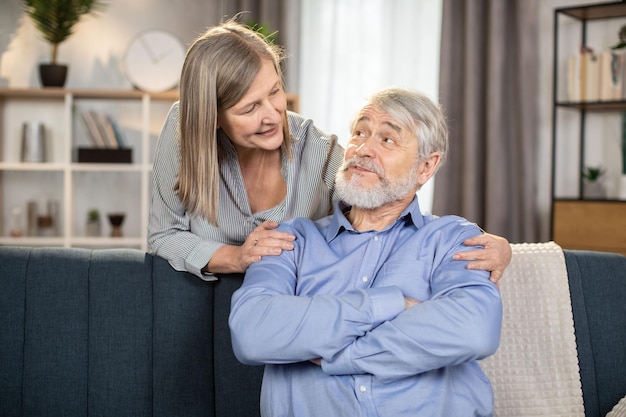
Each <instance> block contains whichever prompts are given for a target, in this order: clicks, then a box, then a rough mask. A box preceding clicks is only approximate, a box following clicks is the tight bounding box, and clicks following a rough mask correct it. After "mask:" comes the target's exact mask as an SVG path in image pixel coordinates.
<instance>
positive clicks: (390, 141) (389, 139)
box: [383, 138, 395, 143]
mask: <svg viewBox="0 0 626 417" xmlns="http://www.w3.org/2000/svg"><path fill="white" fill-rule="evenodd" d="M383 142H385V143H395V140H393V139H391V138H385V139H383Z"/></svg>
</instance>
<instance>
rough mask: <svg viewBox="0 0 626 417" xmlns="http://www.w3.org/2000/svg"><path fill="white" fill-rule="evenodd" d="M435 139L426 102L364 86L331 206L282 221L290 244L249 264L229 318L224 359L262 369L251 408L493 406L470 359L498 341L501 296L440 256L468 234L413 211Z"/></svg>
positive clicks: (452, 409) (439, 152)
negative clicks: (365, 94)
mask: <svg viewBox="0 0 626 417" xmlns="http://www.w3.org/2000/svg"><path fill="white" fill-rule="evenodd" d="M447 148H448V139H447V127H446V123H445V119H444V116H443V114H442V112H441V110H440V109H439V107H438V106H436V105H435V104H434V103H433V102H432V101H431V100H430V99H428V98H427V97H425V96H423V95H421V94H419V93H415V92H411V91H407V90H401V89H387V90H383V91H381V92H379V93H377V94H374V95H373V96H372V97H371V98H370V100H369V102H368V104H366V105H365V106H364V107H363V108H362V110H361V111H360V112H359V114H358V115H357V118H356V120H355V121H354V123H353V126H352V137H351V139H350V141H349V143H348V145H347V147H346V154H345V161H344V165H343V167H342V169H340V171H339V172H338V174H337V179H336V185H337V188H338V190H339V193H340V194H339V195H340V197H341V200H342V201H341V203H340V205H339V207H337V208H336V210H335V212H334V214H333V215H331V216H328V217H326V218H323V219H321V220H318V221H311V220H307V219H295V220H293V221H290V222H287V223H285V224H283V225H281V226H280V228H281V230H284V231H288V232H290V233H293V234H294V235H295V236H296V240H295V242H294V243H295V248H294V250H293V251H286V252H283V253H282V254H281V255H280V256H268V257H265V258H263V260H261V261H260V262H258V263H255V264H252V265H251V266H250V267H249V269H248V271H247V272H246V276H245V280H244V283H243V285H242V287H241V288H240V289H239V290H238V291H237V292H236V293H235V294H234V296H233V299H232V311H231V315H230V320H229V323H230V328H231V333H232V342H233V349H234V351H235V354H236V356H237V358H238V359H239V360H240V361H241V362H243V363H246V364H252V365H259V364H265V365H266V366H265V374H264V378H263V385H262V390H261V391H262V392H261V411H262V415H263V416H264V417H269V416H275V417H278V416H295V417H307V416H320V417H328V416H385V417H399V416H428V417H432V416H443V417H462V416H490V415H492V414H493V394H492V390H491V386H490V383H489V381H488V380H487V378H486V376H485V375H484V373H483V372H482V370H481V369H480V366H479V365H478V363H477V360H479V359H481V358H484V357H486V356H489V355H491V354H493V353H494V352H495V351H496V349H497V347H498V343H499V339H500V327H501V317H502V304H501V299H500V295H499V292H498V288H497V286H496V285H495V284H494V283H492V282H490V281H489V279H488V273H487V272H485V271H477V270H468V269H466V268H465V266H466V262H459V261H453V259H452V256H453V254H454V253H455V252H458V251H465V250H470V249H472V248H468V247H467V246H464V245H463V240H464V239H466V238H468V237H472V236H476V235H478V234H480V229H479V228H478V227H477V226H476V225H474V224H472V223H470V222H469V221H467V220H465V219H463V218H460V217H457V216H444V217H435V216H432V215H423V214H422V213H421V211H420V207H419V203H418V200H417V197H416V191H417V190H418V189H419V188H420V187H421V186H422V185H423V184H424V183H425V182H426V181H427V180H428V179H429V178H430V177H432V176H433V174H434V173H435V172H436V170H437V169H438V167H439V166H440V165H441V164H442V163H443V161H444V159H445V157H446V151H447Z"/></svg>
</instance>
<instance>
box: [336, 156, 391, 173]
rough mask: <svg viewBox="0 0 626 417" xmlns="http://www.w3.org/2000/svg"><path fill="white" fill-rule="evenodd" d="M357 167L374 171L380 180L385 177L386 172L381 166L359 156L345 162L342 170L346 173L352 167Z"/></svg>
mask: <svg viewBox="0 0 626 417" xmlns="http://www.w3.org/2000/svg"><path fill="white" fill-rule="evenodd" d="M355 165H356V166H358V167H359V168H363V169H366V170H368V171H372V172H373V173H375V174H377V175H378V176H379V177H380V178H384V177H385V172H384V171H383V169H382V168H381V167H380V166H378V165H377V164H376V163H374V162H373V161H372V160H371V159H368V158H359V157H358V156H353V157H352V158H350V159H348V160H346V161H344V163H343V165H342V166H341V170H342V171H346V170H347V169H348V168H350V167H351V166H355Z"/></svg>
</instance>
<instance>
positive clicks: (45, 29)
mask: <svg viewBox="0 0 626 417" xmlns="http://www.w3.org/2000/svg"><path fill="white" fill-rule="evenodd" d="M23 1H24V10H25V11H26V14H27V15H28V16H30V18H31V19H33V22H34V23H35V27H37V29H38V30H39V32H41V34H42V35H43V38H44V39H45V40H46V41H48V42H49V43H50V46H51V51H50V52H51V53H50V62H49V63H47V64H41V65H39V76H40V79H41V84H42V85H43V86H44V87H62V86H64V85H65V79H66V77H67V65H64V64H58V63H57V53H58V49H59V45H60V44H61V43H62V42H63V41H65V40H66V39H67V38H69V37H70V36H71V35H72V34H73V33H74V32H73V29H74V25H75V24H76V23H78V21H79V20H80V18H81V17H82V16H83V15H85V14H88V13H91V12H95V11H96V10H98V9H99V8H100V7H101V6H104V3H103V2H101V1H100V0H23Z"/></svg>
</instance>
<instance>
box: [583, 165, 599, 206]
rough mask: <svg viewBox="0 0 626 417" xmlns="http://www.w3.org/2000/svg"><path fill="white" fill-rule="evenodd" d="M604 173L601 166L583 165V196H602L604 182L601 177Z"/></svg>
mask: <svg viewBox="0 0 626 417" xmlns="http://www.w3.org/2000/svg"><path fill="white" fill-rule="evenodd" d="M603 175H604V169H603V168H602V167H591V166H588V167H585V169H584V170H583V172H582V176H583V180H584V184H583V186H584V191H583V195H584V197H585V198H591V199H594V198H596V199H597V198H604V197H605V193H604V184H603V183H602V181H601V179H602V176H603Z"/></svg>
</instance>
